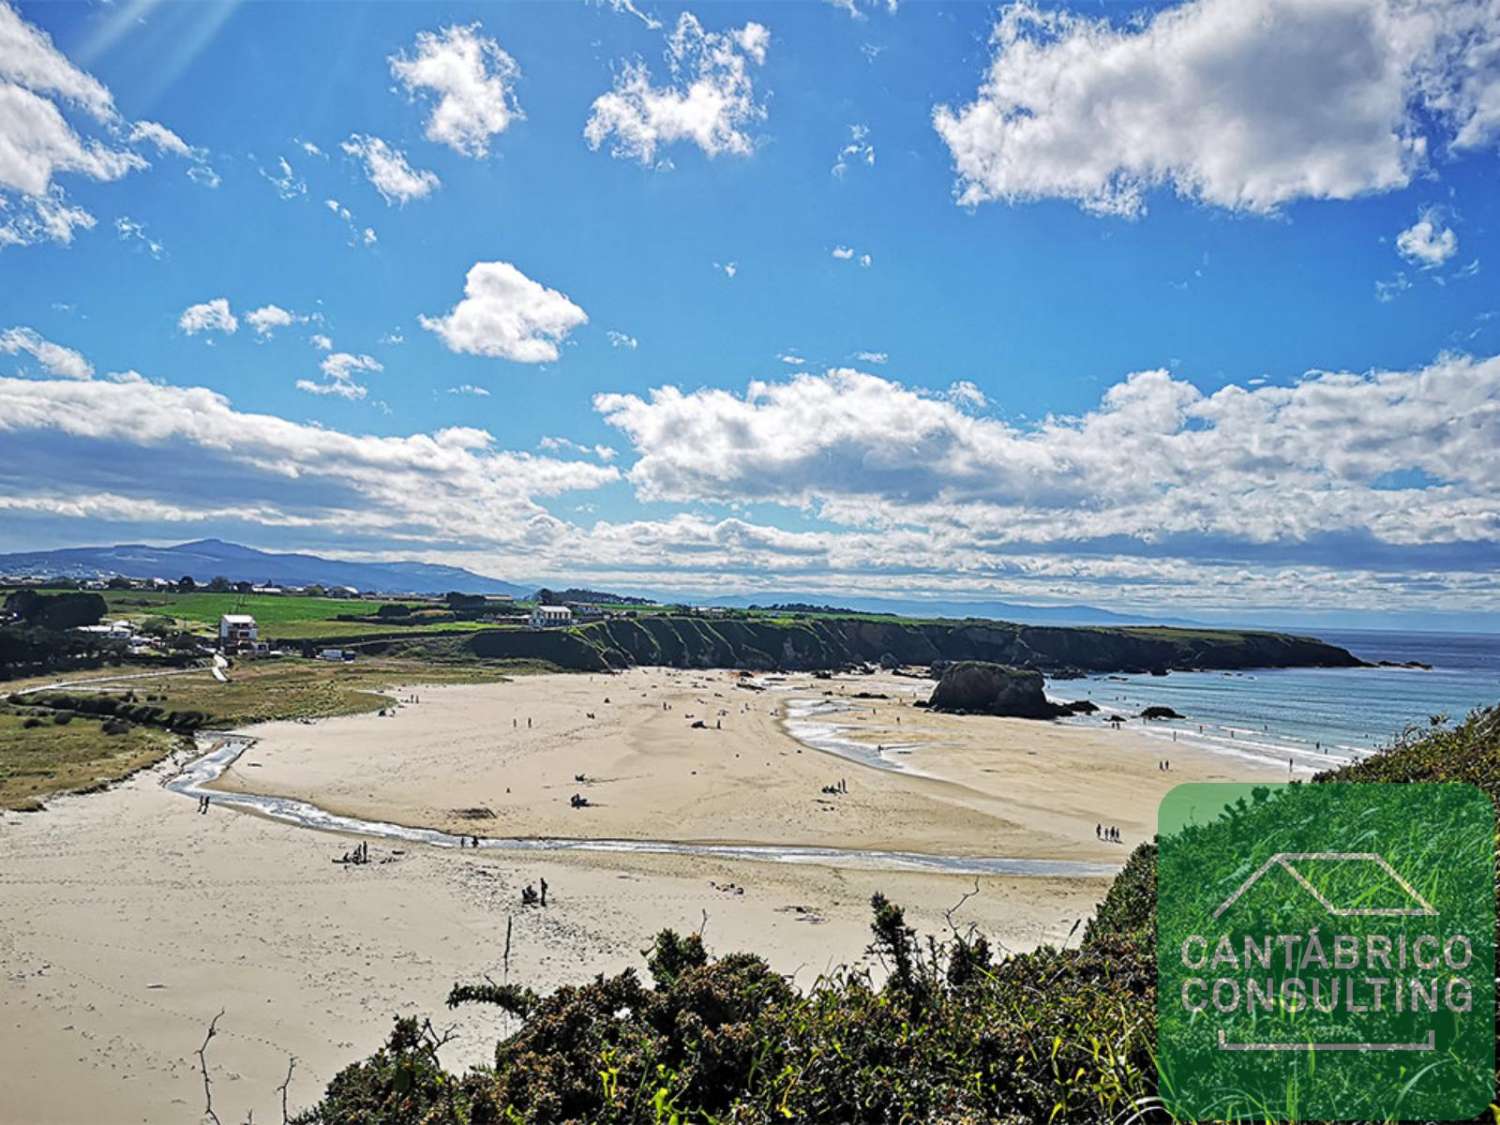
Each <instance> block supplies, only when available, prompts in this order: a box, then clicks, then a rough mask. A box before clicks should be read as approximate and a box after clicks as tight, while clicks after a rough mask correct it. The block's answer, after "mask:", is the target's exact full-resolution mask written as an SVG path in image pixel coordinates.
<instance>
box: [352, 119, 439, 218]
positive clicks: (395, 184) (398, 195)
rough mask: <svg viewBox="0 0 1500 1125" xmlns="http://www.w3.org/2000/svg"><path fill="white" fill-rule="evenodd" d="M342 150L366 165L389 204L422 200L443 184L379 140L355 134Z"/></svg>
mask: <svg viewBox="0 0 1500 1125" xmlns="http://www.w3.org/2000/svg"><path fill="white" fill-rule="evenodd" d="M340 147H341V148H343V150H344V151H345V152H346V153H348V154H349V155H350V156H353V157H357V158H358V159H359V160H361V161H362V162H363V163H364V166H365V175H366V176H367V177H368V178H369V181H370V183H371V184H373V185H374V186H375V190H376V191H378V192H379V193H380V196H381V198H382V199H384V200H385V201H386V203H401V204H405V203H408V202H410V201H411V200H413V199H422V198H424V197H426V196H428V195H431V194H432V193H433V192H434V191H435V190H436V189H437V188H438V187H439V186H440V185H441V183H442V181H441V180H439V179H438V178H437V174H436V173H434V172H426V171H419V170H417V169H415V168H413V167H412V166H411V165H410V164H408V163H407V161H406V153H404V152H402V151H401V150H400V149H394V148H391V146H390V145H388V144H386V143H385V142H384V141H383V140H381V139H380V138H379V137H368V136H364V135H362V134H360V133H355V134H353V135H352V136H351V137H350V138H349V139H348V140H347V141H345V142H344V143H343V144H342V145H341V146H340Z"/></svg>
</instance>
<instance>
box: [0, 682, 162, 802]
mask: <svg viewBox="0 0 1500 1125" xmlns="http://www.w3.org/2000/svg"><path fill="white" fill-rule="evenodd" d="M177 745H178V739H177V738H175V737H173V736H172V735H171V734H170V733H168V732H167V731H164V730H156V729H152V728H149V727H141V726H135V725H133V724H129V723H123V724H122V723H118V722H115V723H112V722H111V720H110V719H108V718H107V717H106V718H100V717H96V716H85V715H76V714H75V713H74V712H71V711H51V710H48V709H44V708H32V707H25V706H0V808H7V809H21V810H25V811H35V810H37V809H39V808H41V807H42V806H41V802H42V799H43V798H45V797H48V796H51V795H52V794H55V793H78V792H85V791H88V790H90V789H94V788H97V787H99V786H101V785H106V784H108V783H109V782H112V781H117V780H118V779H120V778H122V777H125V776H127V775H129V774H131V773H134V772H135V771H136V770H138V769H142V768H144V767H146V766H149V765H152V764H154V763H156V762H158V761H160V760H161V759H162V758H164V757H165V756H166V755H167V754H169V753H171V752H172V750H173V748H174V747H175V746H177Z"/></svg>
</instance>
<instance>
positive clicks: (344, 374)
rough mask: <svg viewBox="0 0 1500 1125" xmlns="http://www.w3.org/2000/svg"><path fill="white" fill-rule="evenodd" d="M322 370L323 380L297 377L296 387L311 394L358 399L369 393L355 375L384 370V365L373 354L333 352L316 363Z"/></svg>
mask: <svg viewBox="0 0 1500 1125" xmlns="http://www.w3.org/2000/svg"><path fill="white" fill-rule="evenodd" d="M318 366H319V370H321V371H322V372H323V380H324V381H323V382H321V383H319V382H316V381H314V380H312V379H298V380H297V389H298V390H299V391H306V392H307V393H308V394H311V395H337V396H338V397H340V398H347V399H350V400H358V399H362V398H364V397H365V395H366V394H368V393H369V388H368V387H366V386H365V385H364V384H363V383H360V382H358V381H357V380H356V379H355V376H356V375H358V374H359V373H360V372H364V371H384V370H385V367H384V366H382V365H381V363H380V361H379V360H378V359H376V358H375V357H374V356H368V355H353V354H351V353H349V352H334V353H333V354H332V355H329V356H325V357H324V358H323V362H322V363H321V364H319V365H318Z"/></svg>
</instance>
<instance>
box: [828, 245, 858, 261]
mask: <svg viewBox="0 0 1500 1125" xmlns="http://www.w3.org/2000/svg"><path fill="white" fill-rule="evenodd" d="M833 256H834V257H835V258H838V259H839V260H840V261H843V262H847V261H849V259H851V258H853V257H854V248H853V247H851V246H835V247H834V248H833Z"/></svg>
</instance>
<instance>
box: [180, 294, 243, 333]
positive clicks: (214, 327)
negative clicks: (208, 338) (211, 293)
mask: <svg viewBox="0 0 1500 1125" xmlns="http://www.w3.org/2000/svg"><path fill="white" fill-rule="evenodd" d="M177 327H178V328H180V329H182V330H183V331H184V332H186V333H187V334H188V335H189V336H196V335H197V334H198V333H200V332H225V333H232V332H237V331H239V327H240V322H239V319H238V318H237V317H236V316H235V315H234V313H232V312H231V311H230V310H229V298H227V297H215V298H214V299H213V300H211V301H204V302H203V303H202V304H198V305H189V306H188V307H187V308H185V309H183V310H182V315H181V316H180V317H178V318H177Z"/></svg>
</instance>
